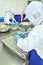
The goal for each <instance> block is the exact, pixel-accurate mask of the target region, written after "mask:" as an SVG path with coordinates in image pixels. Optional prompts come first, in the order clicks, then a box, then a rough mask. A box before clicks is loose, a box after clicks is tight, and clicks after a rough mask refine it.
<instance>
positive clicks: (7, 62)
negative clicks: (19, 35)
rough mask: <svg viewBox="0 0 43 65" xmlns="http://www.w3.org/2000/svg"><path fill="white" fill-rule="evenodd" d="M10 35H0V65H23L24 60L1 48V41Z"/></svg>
mask: <svg viewBox="0 0 43 65" xmlns="http://www.w3.org/2000/svg"><path fill="white" fill-rule="evenodd" d="M10 34H11V32H8V33H0V65H23V63H24V60H22V59H21V58H20V57H19V56H17V55H16V54H14V55H12V54H10V53H9V52H8V51H7V50H6V49H5V48H3V45H2V42H1V40H2V38H4V37H5V36H8V35H10Z"/></svg>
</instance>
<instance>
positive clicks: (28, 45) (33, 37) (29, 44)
mask: <svg viewBox="0 0 43 65" xmlns="http://www.w3.org/2000/svg"><path fill="white" fill-rule="evenodd" d="M37 30H38V29H37V26H36V27H35V28H34V29H33V30H32V31H31V32H30V34H29V35H28V37H26V38H25V39H23V38H20V39H19V40H18V42H17V46H18V47H19V48H21V49H22V50H23V51H26V52H28V51H30V50H32V49H34V48H35V46H36V44H37V43H38V36H37Z"/></svg>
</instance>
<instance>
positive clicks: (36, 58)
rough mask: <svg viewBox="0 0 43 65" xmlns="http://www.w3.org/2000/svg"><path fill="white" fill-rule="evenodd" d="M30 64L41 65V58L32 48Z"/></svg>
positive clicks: (42, 61) (42, 60)
mask: <svg viewBox="0 0 43 65" xmlns="http://www.w3.org/2000/svg"><path fill="white" fill-rule="evenodd" d="M30 65H43V59H41V58H40V56H39V55H38V54H37V52H36V51H35V50H34V49H33V50H31V52H30Z"/></svg>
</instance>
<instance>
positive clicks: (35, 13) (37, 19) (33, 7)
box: [25, 1, 43, 26]
mask: <svg viewBox="0 0 43 65" xmlns="http://www.w3.org/2000/svg"><path fill="white" fill-rule="evenodd" d="M42 7H43V4H42V3H41V2H39V1H32V2H31V3H30V4H29V5H28V6H27V7H26V9H25V14H26V18H28V19H29V20H30V22H31V23H32V24H33V25H34V26H36V25H39V24H40V23H41V22H42V21H43V11H42Z"/></svg>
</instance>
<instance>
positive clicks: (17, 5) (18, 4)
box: [0, 0, 28, 16]
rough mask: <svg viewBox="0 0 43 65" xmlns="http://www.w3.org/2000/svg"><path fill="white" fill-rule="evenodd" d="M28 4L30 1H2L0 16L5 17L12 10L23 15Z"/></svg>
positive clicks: (0, 0) (0, 2)
mask: <svg viewBox="0 0 43 65" xmlns="http://www.w3.org/2000/svg"><path fill="white" fill-rule="evenodd" d="M27 3H28V0H0V16H4V15H5V13H6V11H8V10H9V9H11V8H14V9H15V14H22V13H23V11H24V10H25V7H26V6H27Z"/></svg>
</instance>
